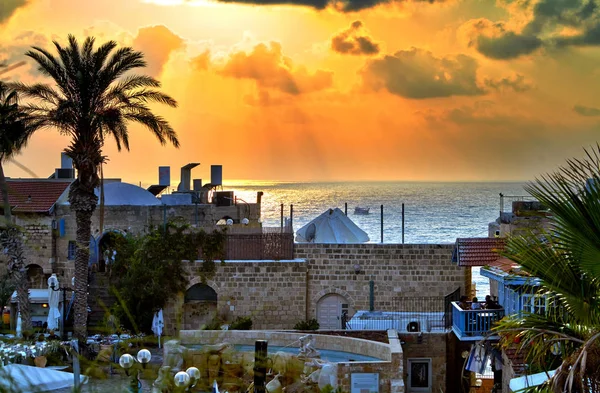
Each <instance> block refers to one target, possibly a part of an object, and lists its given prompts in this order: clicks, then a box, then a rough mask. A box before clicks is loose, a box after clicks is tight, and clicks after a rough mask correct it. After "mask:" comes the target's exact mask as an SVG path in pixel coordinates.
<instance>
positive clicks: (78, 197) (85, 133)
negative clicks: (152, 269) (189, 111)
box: [15, 35, 179, 342]
mask: <svg viewBox="0 0 600 393" xmlns="http://www.w3.org/2000/svg"><path fill="white" fill-rule="evenodd" d="M68 41H69V44H68V45H66V46H62V45H61V44H59V43H58V42H56V41H54V46H55V48H56V52H57V54H58V56H55V55H53V54H51V53H50V52H49V51H46V50H45V49H43V48H39V47H32V50H30V51H28V52H27V53H26V54H25V55H26V56H28V57H30V58H32V59H33V60H34V61H35V62H36V63H37V66H38V70H39V71H40V72H41V73H42V74H43V75H45V76H48V77H50V78H51V79H53V82H54V86H51V85H48V84H34V85H30V86H27V85H23V84H16V85H15V88H16V89H17V90H18V91H20V92H22V93H24V94H25V95H26V96H28V97H29V98H32V99H33V100H32V102H31V103H30V104H29V105H28V110H29V111H30V114H31V116H32V117H33V118H34V119H36V120H37V121H39V122H40V124H41V126H43V127H52V128H56V129H58V131H59V132H60V133H62V134H65V135H68V136H70V137H71V142H70V144H69V146H68V147H67V148H66V149H65V152H66V153H67V155H68V156H69V157H71V159H73V164H74V166H75V169H76V170H77V176H76V179H75V181H74V182H73V183H72V184H71V187H70V189H69V203H70V205H71V209H72V210H73V211H74V212H75V218H76V226H77V234H76V243H77V248H76V252H75V304H74V315H75V320H74V334H75V336H76V337H77V338H78V339H79V340H80V341H81V340H83V339H85V337H86V334H87V283H88V261H89V254H90V251H89V242H90V236H91V218H92V214H93V213H94V210H95V209H96V205H97V203H98V197H97V196H96V194H95V193H94V189H95V188H96V187H98V186H100V185H101V180H100V177H99V174H100V170H101V165H102V163H103V162H104V161H105V156H103V155H102V148H103V146H104V141H105V138H107V137H110V136H112V137H113V138H114V140H115V142H116V145H117V149H118V150H121V148H123V147H124V148H125V149H127V150H129V134H128V128H127V127H128V124H129V123H130V122H136V123H139V124H142V125H143V126H145V127H146V128H147V129H149V130H150V131H151V132H152V133H153V134H154V135H155V136H156V137H157V138H158V140H159V142H160V143H161V144H163V145H164V144H166V143H167V142H171V143H172V144H173V145H174V146H175V147H179V141H178V139H177V134H176V133H175V131H174V130H173V128H172V127H171V126H170V125H169V123H168V122H167V121H166V120H165V119H164V118H162V117H160V116H157V115H155V114H154V113H153V112H152V110H151V109H150V107H149V106H148V104H149V103H153V102H155V103H162V104H166V105H169V106H171V107H175V106H177V103H176V101H175V100H174V99H173V98H171V97H170V96H168V95H166V94H164V93H162V92H160V91H158V90H157V89H158V88H159V87H160V82H158V81H157V80H156V79H154V78H152V77H149V76H145V75H136V74H130V73H129V71H131V70H134V69H136V68H141V67H145V66H146V62H145V60H144V56H143V54H142V53H141V52H137V51H135V50H133V49H132V48H129V47H124V48H119V49H116V48H117V43H116V42H115V41H108V42H106V43H104V44H102V45H101V46H99V47H98V48H97V49H96V48H95V47H94V43H95V39H94V38H92V37H88V38H86V39H85V41H84V43H83V45H80V44H79V42H78V41H77V39H76V38H75V37H74V36H72V35H69V38H68ZM84 342H85V341H84Z"/></svg>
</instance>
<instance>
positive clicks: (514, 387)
mask: <svg viewBox="0 0 600 393" xmlns="http://www.w3.org/2000/svg"><path fill="white" fill-rule="evenodd" d="M554 374H556V370H552V371H548V372H543V373H537V374H531V375H524V376H522V377H519V378H513V379H511V380H510V385H509V386H510V390H511V391H512V392H519V391H521V390H523V389H525V388H528V387H532V386H538V385H541V384H543V383H544V382H546V381H547V380H548V379H549V378H550V377H552V376H554Z"/></svg>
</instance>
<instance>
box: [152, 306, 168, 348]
mask: <svg viewBox="0 0 600 393" xmlns="http://www.w3.org/2000/svg"><path fill="white" fill-rule="evenodd" d="M164 326H165V320H164V319H163V310H162V308H161V309H160V310H158V311H157V312H156V313H154V318H152V332H153V333H154V335H155V336H158V347H159V348H160V336H161V335H162V332H163V327H164Z"/></svg>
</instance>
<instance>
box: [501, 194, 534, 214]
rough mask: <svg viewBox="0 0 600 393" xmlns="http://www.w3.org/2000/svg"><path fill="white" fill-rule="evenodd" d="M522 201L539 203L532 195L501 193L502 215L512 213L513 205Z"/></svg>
mask: <svg viewBox="0 0 600 393" xmlns="http://www.w3.org/2000/svg"><path fill="white" fill-rule="evenodd" d="M521 201H523V202H533V201H537V199H536V198H534V197H532V196H531V195H504V194H502V193H500V215H502V213H510V212H512V203H513V202H521ZM506 209H508V210H506Z"/></svg>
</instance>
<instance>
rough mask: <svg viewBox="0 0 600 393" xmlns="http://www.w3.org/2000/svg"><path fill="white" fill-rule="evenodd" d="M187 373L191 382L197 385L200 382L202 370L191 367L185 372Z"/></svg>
mask: <svg viewBox="0 0 600 393" xmlns="http://www.w3.org/2000/svg"><path fill="white" fill-rule="evenodd" d="M185 373H186V374H187V375H189V376H190V379H191V382H192V383H196V382H198V381H199V380H200V370H198V369H197V368H196V367H190V368H188V369H187V370H185Z"/></svg>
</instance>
